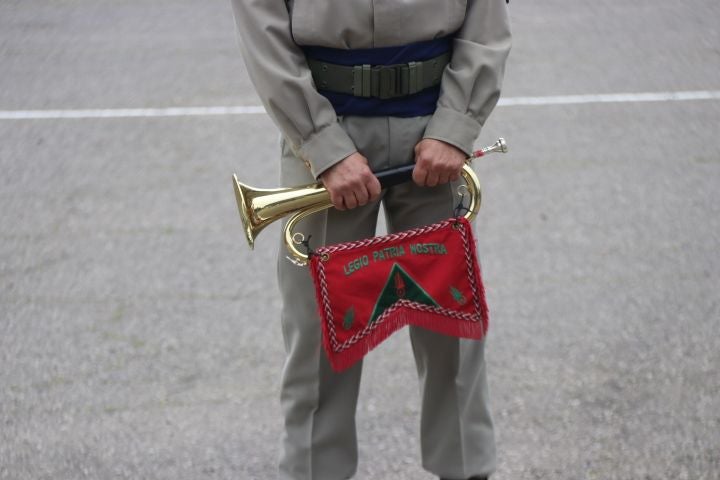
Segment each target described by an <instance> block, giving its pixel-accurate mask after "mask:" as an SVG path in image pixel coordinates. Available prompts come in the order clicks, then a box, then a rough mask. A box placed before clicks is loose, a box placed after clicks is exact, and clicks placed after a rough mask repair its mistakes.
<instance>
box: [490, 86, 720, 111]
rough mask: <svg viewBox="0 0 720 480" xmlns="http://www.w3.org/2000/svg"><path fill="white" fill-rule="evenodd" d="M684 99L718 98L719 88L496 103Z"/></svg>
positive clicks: (534, 98) (512, 104) (557, 97)
mask: <svg viewBox="0 0 720 480" xmlns="http://www.w3.org/2000/svg"><path fill="white" fill-rule="evenodd" d="M684 100H720V90H700V91H694V92H656V93H607V94H597V95H558V96H552V97H513V98H501V99H500V102H498V105H501V106H506V107H516V106H517V107H519V106H522V107H526V106H534V105H572V104H583V103H636V102H674V101H684Z"/></svg>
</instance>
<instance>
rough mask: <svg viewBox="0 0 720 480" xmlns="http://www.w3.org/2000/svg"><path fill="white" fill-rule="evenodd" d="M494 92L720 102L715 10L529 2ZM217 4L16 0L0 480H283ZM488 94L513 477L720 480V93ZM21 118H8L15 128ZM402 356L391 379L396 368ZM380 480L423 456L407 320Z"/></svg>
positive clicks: (2, 297)
mask: <svg viewBox="0 0 720 480" xmlns="http://www.w3.org/2000/svg"><path fill="white" fill-rule="evenodd" d="M510 12H511V18H512V22H513V31H514V47H513V51H512V53H511V58H510V62H509V64H508V68H507V76H506V88H505V90H504V92H503V98H505V99H516V98H519V97H533V98H534V97H543V98H545V97H548V96H560V95H563V96H565V95H591V94H598V95H600V94H616V93H631V94H633V93H635V94H637V93H653V92H683V91H709V92H718V91H720V21H719V20H720V4H718V2H717V1H715V0H695V1H688V2H676V1H670V0H640V1H634V2H617V1H608V0H605V1H590V0H582V1H579V2H564V1H559V0H547V1H544V2H519V1H513V2H511V4H510ZM234 29H235V26H234V23H233V19H232V13H231V8H230V4H229V2H227V1H216V0H212V1H207V2H201V1H197V0H196V1H190V0H172V1H170V0H158V1H154V2H146V1H140V0H112V1H111V0H94V1H89V0H74V1H67V0H62V1H60V0H45V1H40V0H23V1H19V0H3V1H2V2H1V3H0V111H2V112H17V111H20V110H22V111H27V110H37V111H47V110H62V111H69V110H75V109H110V110H107V111H108V112H110V113H109V115H110V116H109V117H107V118H85V119H69V118H47V119H38V118H26V119H17V118H16V119H10V118H5V119H0V172H2V173H0V364H1V365H2V368H0V479H3V480H4V479H8V480H40V479H53V480H61V479H83V478H88V479H103V480H104V479H173V480H180V479H182V480H184V479H187V480H197V479H242V480H244V479H261V480H265V479H273V478H275V475H276V473H275V472H276V463H277V457H278V451H279V438H280V433H281V429H282V420H281V416H280V406H279V379H280V371H281V368H282V363H283V343H282V339H281V332H280V324H279V318H278V312H279V307H280V305H279V299H278V295H277V287H276V285H275V278H274V273H275V263H276V258H277V251H278V243H279V241H278V235H279V229H278V226H277V225H273V226H271V227H269V228H268V229H267V230H266V231H264V232H263V233H262V234H261V236H260V237H259V239H258V241H257V244H256V247H255V250H254V251H250V250H249V249H248V247H247V245H246V244H245V240H244V238H243V234H242V230H241V226H240V221H239V218H238V215H237V211H236V206H235V203H234V198H233V192H232V188H231V182H230V178H231V174H232V173H233V172H236V173H238V175H239V176H240V177H241V178H242V179H243V180H244V181H245V182H246V183H249V184H252V185H257V186H259V187H274V186H277V184H278V180H277V178H278V176H279V175H278V164H277V160H278V156H279V144H278V133H277V130H276V129H275V127H274V126H273V124H272V122H271V120H270V119H269V117H267V116H266V115H265V114H262V113H255V114H254V113H248V114H235V115H198V116H189V115H178V116H170V117H122V116H118V115H115V116H113V114H112V111H113V110H112V109H126V108H133V109H137V108H167V107H183V108H184V107H211V106H257V105H259V104H260V102H259V100H258V98H257V96H256V95H255V93H254V90H253V87H252V85H251V83H250V81H249V79H248V77H247V74H246V72H245V69H244V65H243V63H242V60H241V57H240V54H239V50H238V48H237V43H236V38H235V30H234ZM640 99H641V97H638V96H635V97H633V96H632V95H631V96H629V97H627V99H626V100H625V101H615V102H593V101H590V100H588V101H582V102H580V103H562V102H545V103H546V104H544V105H530V104H529V102H520V103H521V104H520V105H514V106H511V105H505V106H501V107H498V108H497V109H496V111H495V112H494V114H493V116H492V117H491V119H490V120H489V121H488V123H487V125H486V126H485V128H484V129H483V132H482V134H481V137H480V139H479V140H478V142H477V145H478V146H481V145H486V144H489V143H492V142H493V141H494V140H495V139H496V138H497V137H498V136H503V137H505V138H507V140H508V143H509V145H510V149H511V150H510V152H509V153H508V154H507V155H505V156H502V157H501V156H494V157H490V156H488V157H487V158H485V159H482V160H481V161H479V162H477V165H476V167H477V168H476V170H477V172H478V174H479V176H480V179H481V181H482V183H483V208H482V211H481V213H480V215H479V218H478V222H477V226H478V232H479V235H478V236H479V244H480V253H481V261H482V264H483V275H484V280H485V283H486V287H487V289H488V302H489V305H490V310H491V327H490V333H489V339H488V344H487V361H488V369H489V384H490V389H491V402H492V409H493V412H494V418H495V424H496V432H497V440H498V471H497V475H496V476H495V477H494V478H496V479H497V480H518V479H553V480H555V479H559V480H566V479H567V480H581V479H582V480H585V479H587V480H590V479H619V480H625V479H627V480H635V479H638V480H640V479H642V480H656V479H673V480H675V479H688V480H717V479H720V293H718V292H720V100H719V99H712V98H710V99H699V100H678V101H640ZM6 116H8V117H10V116H11V115H6ZM390 366H391V367H390ZM357 417H358V428H359V431H358V436H359V439H360V466H359V472H358V475H357V477H356V478H358V479H360V480H369V479H383V480H384V479H388V480H394V479H398V480H406V479H407V480H409V479H427V480H430V479H431V478H432V476H431V475H429V474H428V473H427V472H424V471H423V470H422V468H421V467H420V454H419V444H418V430H419V429H418V427H419V394H418V388H417V380H416V373H415V367H414V364H413V360H412V354H411V351H410V347H409V341H408V338H407V332H406V331H401V332H398V333H396V334H395V335H394V336H393V337H392V338H391V339H389V340H388V341H387V342H385V343H384V344H383V345H381V346H380V347H379V348H378V349H376V350H374V351H373V352H372V353H371V354H370V355H369V356H368V357H367V359H366V362H365V370H364V373H363V383H362V389H361V398H360V403H359V407H358V414H357Z"/></svg>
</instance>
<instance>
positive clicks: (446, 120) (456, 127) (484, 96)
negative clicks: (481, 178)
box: [424, 0, 511, 155]
mask: <svg viewBox="0 0 720 480" xmlns="http://www.w3.org/2000/svg"><path fill="white" fill-rule="evenodd" d="M510 44H511V35H510V25H509V20H508V12H507V5H506V3H505V0H468V5H467V11H466V15H465V21H464V23H463V25H462V27H461V28H460V30H459V31H458V33H457V35H456V37H455V39H454V41H453V53H452V58H451V61H450V64H449V65H448V66H447V68H446V69H445V72H444V73H443V77H442V82H441V84H440V98H439V99H438V105H437V110H436V111H435V113H434V114H433V116H432V118H431V119H430V122H429V123H428V126H427V128H426V129H425V134H424V138H434V139H437V140H442V141H444V142H447V143H450V144H451V145H454V146H456V147H458V148H459V149H460V150H462V151H463V152H465V153H466V154H467V155H470V154H471V153H472V149H473V143H474V141H475V139H476V138H477V136H478V135H479V134H480V129H481V128H482V126H483V125H484V124H485V121H486V120H487V118H488V116H489V115H490V112H491V111H492V109H493V108H495V105H496V104H497V101H498V99H499V98H500V87H501V84H502V79H503V74H504V71H505V61H506V59H507V56H508V53H509V52H510Z"/></svg>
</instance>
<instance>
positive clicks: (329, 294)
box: [310, 218, 488, 371]
mask: <svg viewBox="0 0 720 480" xmlns="http://www.w3.org/2000/svg"><path fill="white" fill-rule="evenodd" d="M310 268H311V270H312V276H313V281H314V283H315V290H316V294H317V301H318V307H319V311H320V317H321V321H322V332H323V346H324V347H325V351H326V352H327V355H328V358H329V359H330V364H331V365H332V367H333V369H334V370H336V371H342V370H344V369H346V368H348V367H350V366H351V365H353V364H354V363H355V362H357V361H358V360H360V359H361V358H362V357H363V356H364V355H365V354H366V353H367V352H369V351H370V350H372V349H373V348H375V347H376V346H377V345H378V344H380V342H382V341H383V340H385V339H386V338H387V337H389V336H390V335H391V334H392V333H393V332H395V331H396V330H398V329H400V328H402V327H403V326H405V325H416V326H419V327H423V328H427V329H429V330H433V331H435V332H438V333H441V334H445V335H453V336H456V337H462V338H474V339H480V338H482V337H483V336H484V335H485V332H486V331H487V326H488V309H487V304H486V302H485V291H484V288H483V284H482V278H481V276H480V267H479V265H478V261H477V254H476V252H475V240H474V238H473V234H472V229H471V228H470V224H469V223H468V221H467V220H466V219H464V218H451V219H448V220H445V221H442V222H439V223H436V224H433V225H428V226H426V227H421V228H417V229H414V230H408V231H405V232H400V233H394V234H391V235H386V236H383V237H373V238H368V239H366V240H360V241H357V242H348V243H341V244H337V245H328V246H325V247H321V248H318V249H317V250H316V251H315V252H314V254H313V255H312V256H311V259H310Z"/></svg>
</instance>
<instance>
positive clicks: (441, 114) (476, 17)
mask: <svg viewBox="0 0 720 480" xmlns="http://www.w3.org/2000/svg"><path fill="white" fill-rule="evenodd" d="M232 5H233V11H234V13H235V22H236V24H237V29H238V34H239V38H240V48H241V50H242V53H243V58H244V60H245V64H246V66H247V71H248V74H249V76H250V79H251V80H252V82H253V84H254V85H255V88H256V90H257V92H258V95H259V96H260V99H261V101H262V102H263V105H264V106H265V109H266V110H267V112H268V114H269V115H270V116H271V117H272V119H273V121H274V122H275V124H276V125H277V126H278V127H279V128H280V130H281V131H282V133H283V135H284V136H285V138H286V140H288V141H289V142H290V145H291V147H292V149H293V151H294V152H295V153H296V155H298V156H299V157H300V158H302V159H303V160H305V161H306V162H308V163H309V164H310V168H311V171H312V173H313V175H314V176H315V177H316V178H317V177H318V176H319V175H320V174H321V173H322V172H323V171H325V170H326V169H328V168H329V167H331V166H332V165H334V164H336V163H337V162H339V161H341V160H342V159H344V158H345V157H347V156H348V155H350V154H351V153H353V152H355V151H357V149H356V148H355V145H354V144H353V142H352V140H351V139H350V137H349V136H348V135H347V134H346V133H345V131H344V130H343V129H342V128H341V127H340V125H339V124H338V121H337V117H336V115H335V110H334V109H333V107H332V105H331V104H330V102H329V101H328V100H327V99H326V98H325V97H323V96H322V95H320V94H319V93H318V92H317V90H316V89H315V85H314V83H313V80H312V76H311V73H310V69H309V68H308V66H307V62H306V60H305V56H304V55H303V52H302V50H301V49H300V47H299V46H298V45H315V46H324V47H333V48H341V49H353V48H370V47H386V46H397V45H405V44H408V43H414V42H420V41H424V40H431V39H433V38H438V37H443V36H446V35H449V34H452V33H453V32H456V35H455V38H454V41H453V52H452V58H451V62H450V64H449V65H448V67H447V68H446V69H445V72H444V74H443V77H442V82H441V84H440V98H439V100H438V108H437V110H436V111H435V113H434V114H433V115H432V118H431V119H430V122H429V124H428V126H427V128H426V130H425V135H424V136H425V138H435V139H438V140H443V141H445V142H448V143H450V144H452V145H455V146H456V147H458V148H460V149H461V150H463V151H464V152H465V153H466V154H468V155H469V154H470V153H471V151H472V148H473V142H474V141H475V139H476V138H477V136H478V134H479V133H480V128H481V127H482V125H483V124H484V123H485V120H486V119H487V117H488V115H490V112H491V111H492V109H493V108H494V107H495V104H496V103H497V101H498V98H499V97H500V86H501V83H502V78H503V72H504V66H505V60H506V58H507V55H508V52H509V51H510V28H509V22H508V15H507V6H506V4H505V0H334V1H333V0H289V1H285V0H232Z"/></svg>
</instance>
